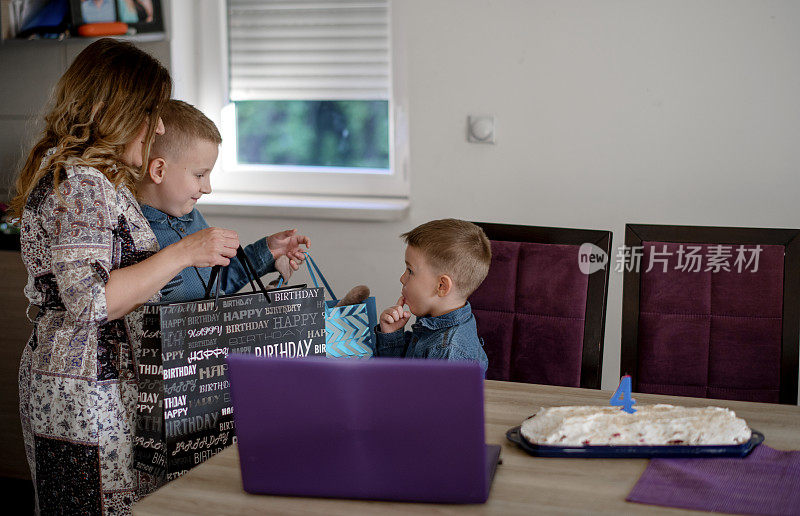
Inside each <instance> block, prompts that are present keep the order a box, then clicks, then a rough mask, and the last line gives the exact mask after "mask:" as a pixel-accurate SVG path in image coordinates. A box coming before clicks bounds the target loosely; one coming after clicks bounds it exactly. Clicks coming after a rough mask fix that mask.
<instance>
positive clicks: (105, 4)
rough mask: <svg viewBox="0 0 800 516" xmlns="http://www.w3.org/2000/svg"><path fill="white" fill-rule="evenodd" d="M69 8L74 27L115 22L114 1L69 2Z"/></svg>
mask: <svg viewBox="0 0 800 516" xmlns="http://www.w3.org/2000/svg"><path fill="white" fill-rule="evenodd" d="M69 7H70V13H71V14H72V24H73V25H75V26H78V25H85V24H87V23H106V22H114V21H117V6H116V0H69Z"/></svg>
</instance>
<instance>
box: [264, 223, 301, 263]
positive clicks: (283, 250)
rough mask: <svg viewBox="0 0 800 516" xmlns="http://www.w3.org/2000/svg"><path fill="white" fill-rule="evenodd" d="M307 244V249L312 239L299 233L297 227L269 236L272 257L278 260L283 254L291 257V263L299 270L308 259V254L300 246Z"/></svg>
mask: <svg viewBox="0 0 800 516" xmlns="http://www.w3.org/2000/svg"><path fill="white" fill-rule="evenodd" d="M301 245H305V246H306V249H308V248H310V247H311V241H310V240H309V239H308V237H307V236H304V235H298V234H297V230H296V229H287V230H286V231H281V232H280V233H275V234H274V235H270V236H268V237H267V247H269V251H270V252H271V253H272V257H273V258H275V260H277V259H278V258H280V257H281V256H286V257H287V258H289V265H290V266H291V267H292V269H294V270H297V269H299V268H300V265H301V264H302V263H303V260H305V259H306V255H305V253H304V252H303V250H302V249H301V248H300V246H301Z"/></svg>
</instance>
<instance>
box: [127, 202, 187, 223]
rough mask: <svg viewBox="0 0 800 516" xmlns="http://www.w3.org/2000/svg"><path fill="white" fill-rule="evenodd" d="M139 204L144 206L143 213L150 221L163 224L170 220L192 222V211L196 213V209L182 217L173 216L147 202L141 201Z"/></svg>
mask: <svg viewBox="0 0 800 516" xmlns="http://www.w3.org/2000/svg"><path fill="white" fill-rule="evenodd" d="M139 205H140V206H141V207H142V214H143V215H144V217H145V218H146V219H147V221H148V222H160V223H162V224H163V223H167V222H169V221H170V220H180V221H181V222H192V220H193V217H192V213H194V211H190V212H189V213H187V214H186V215H184V216H182V217H173V216H172V215H167V214H166V213H164V212H163V211H160V210H157V209H155V208H153V207H152V206H149V205H147V204H141V203H140V204H139Z"/></svg>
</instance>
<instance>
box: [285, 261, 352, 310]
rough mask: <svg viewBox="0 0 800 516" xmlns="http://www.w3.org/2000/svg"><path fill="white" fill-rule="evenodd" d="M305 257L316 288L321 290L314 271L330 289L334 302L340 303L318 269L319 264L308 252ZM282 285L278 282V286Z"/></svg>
mask: <svg viewBox="0 0 800 516" xmlns="http://www.w3.org/2000/svg"><path fill="white" fill-rule="evenodd" d="M305 255H306V267H308V275H309V276H311V281H313V282H314V286H315V287H317V288H319V283H317V277H316V276H315V275H314V270H315V271H317V274H319V279H321V280H322V283H323V285H325V288H326V289H328V293H329V294H330V295H331V298H332V299H333V301H334V302H336V303H338V302H339V299H338V298H337V297H336V294H334V293H333V289H332V288H331V286H330V285H329V284H328V280H326V279H325V276H323V275H322V271H321V270H319V267H317V262H315V261H314V259H313V258H312V257H311V254H310V253H308V252H306V253H305ZM312 266H313V267H314V270H311V267H312ZM281 280H283V278H281ZM280 285H281V282H278V286H280Z"/></svg>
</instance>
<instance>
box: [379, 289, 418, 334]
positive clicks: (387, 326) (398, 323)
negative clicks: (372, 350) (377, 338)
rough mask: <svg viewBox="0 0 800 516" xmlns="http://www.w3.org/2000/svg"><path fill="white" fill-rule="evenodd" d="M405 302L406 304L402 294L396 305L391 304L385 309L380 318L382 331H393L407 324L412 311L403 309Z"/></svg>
mask: <svg viewBox="0 0 800 516" xmlns="http://www.w3.org/2000/svg"><path fill="white" fill-rule="evenodd" d="M404 304H406V300H405V298H404V297H403V296H400V299H398V300H397V304H396V305H395V306H390V307H389V308H387V309H386V310H384V311H383V313H382V314H381V319H380V321H381V332H382V333H392V332H395V331H397V330H399V329H400V328H402V327H403V326H405V325H406V323H407V322H408V320H409V319H410V318H411V312H409V311H408V310H403V305H404Z"/></svg>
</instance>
